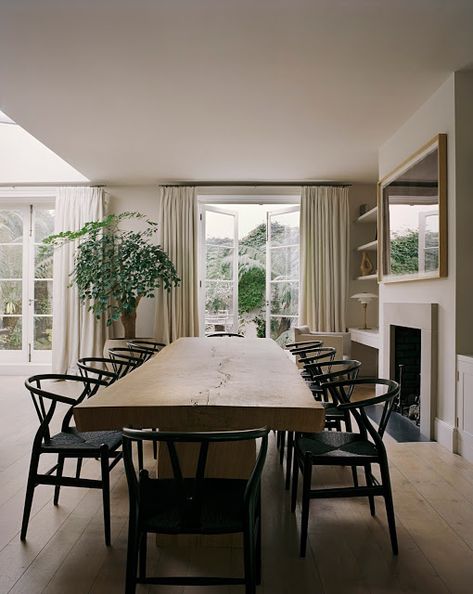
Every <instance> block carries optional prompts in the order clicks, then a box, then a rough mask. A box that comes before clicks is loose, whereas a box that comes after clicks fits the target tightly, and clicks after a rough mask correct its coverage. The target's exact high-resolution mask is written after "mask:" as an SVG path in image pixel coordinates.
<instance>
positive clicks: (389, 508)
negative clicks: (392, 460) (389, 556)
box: [380, 461, 399, 555]
mask: <svg viewBox="0 0 473 594" xmlns="http://www.w3.org/2000/svg"><path fill="white" fill-rule="evenodd" d="M380 470H381V480H382V482H383V490H384V502H385V505H386V515H387V516H388V525H389V536H390V537H391V548H392V550H393V555H397V554H398V552H399V548H398V543H397V533H396V518H395V516H394V505H393V494H392V491H391V479H390V477H389V468H388V463H387V461H386V462H384V463H381V464H380Z"/></svg>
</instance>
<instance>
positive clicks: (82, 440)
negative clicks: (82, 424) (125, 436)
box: [41, 428, 122, 452]
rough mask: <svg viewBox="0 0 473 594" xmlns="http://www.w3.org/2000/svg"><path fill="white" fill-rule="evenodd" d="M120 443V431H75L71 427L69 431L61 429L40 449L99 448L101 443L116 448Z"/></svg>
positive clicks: (112, 448)
mask: <svg viewBox="0 0 473 594" xmlns="http://www.w3.org/2000/svg"><path fill="white" fill-rule="evenodd" d="M121 443H122V434H121V431H82V432H80V431H77V429H74V428H71V429H70V431H61V433H57V434H56V435H54V436H53V437H51V439H50V440H49V441H47V442H46V443H44V444H43V445H42V446H41V448H42V450H43V451H44V450H51V451H55V452H57V451H60V450H62V449H64V450H70V449H71V448H74V449H80V450H99V449H100V446H101V445H106V446H108V449H109V450H111V451H113V450H116V449H117V448H118V447H119V446H120V445H121Z"/></svg>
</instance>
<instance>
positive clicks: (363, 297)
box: [351, 293, 378, 330]
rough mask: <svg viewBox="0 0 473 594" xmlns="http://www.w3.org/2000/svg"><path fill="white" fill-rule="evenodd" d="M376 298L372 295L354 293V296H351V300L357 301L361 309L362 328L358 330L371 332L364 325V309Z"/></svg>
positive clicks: (365, 324)
mask: <svg viewBox="0 0 473 594" xmlns="http://www.w3.org/2000/svg"><path fill="white" fill-rule="evenodd" d="M377 298H378V296H377V295H375V294H374V293H356V294H355V295H352V296H351V299H358V301H359V302H360V303H361V305H362V307H363V326H362V327H361V328H360V330H371V328H368V326H367V323H366V309H367V307H368V303H370V302H371V301H373V299H377Z"/></svg>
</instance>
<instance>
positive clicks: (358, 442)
mask: <svg viewBox="0 0 473 594" xmlns="http://www.w3.org/2000/svg"><path fill="white" fill-rule="evenodd" d="M296 449H297V451H298V453H299V454H300V455H302V456H303V455H304V454H305V453H307V452H308V453H309V454H310V455H311V457H312V458H313V459H314V461H316V460H317V458H319V457H320V458H322V459H323V462H322V463H323V464H329V459H330V458H344V457H350V463H351V464H353V463H354V462H355V459H356V458H359V459H360V463H366V462H368V461H369V459H373V458H375V459H376V458H377V457H378V450H377V448H376V446H375V444H374V443H372V442H371V441H368V440H367V439H363V438H362V437H361V436H360V435H359V434H358V433H342V432H340V431H323V432H322V433H310V434H304V435H303V436H302V437H301V438H299V439H298V440H297V441H296Z"/></svg>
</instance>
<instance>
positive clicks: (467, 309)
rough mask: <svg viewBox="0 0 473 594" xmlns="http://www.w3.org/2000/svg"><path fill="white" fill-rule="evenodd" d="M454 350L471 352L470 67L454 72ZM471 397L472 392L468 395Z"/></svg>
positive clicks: (472, 127) (472, 96)
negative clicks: (455, 339)
mask: <svg viewBox="0 0 473 594" xmlns="http://www.w3.org/2000/svg"><path fill="white" fill-rule="evenodd" d="M455 120H456V127H455V144H456V154H455V159H456V160H455V183H456V217H455V218H456V221H455V223H456V229H455V231H456V236H455V239H456V245H457V254H458V256H457V262H456V314H457V321H456V330H457V353H458V354H461V355H473V315H472V314H471V312H472V307H471V303H472V298H473V269H472V264H471V258H472V256H473V227H472V225H473V71H472V70H469V71H463V72H456V73H455ZM471 397H472V398H473V394H472V395H471Z"/></svg>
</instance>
